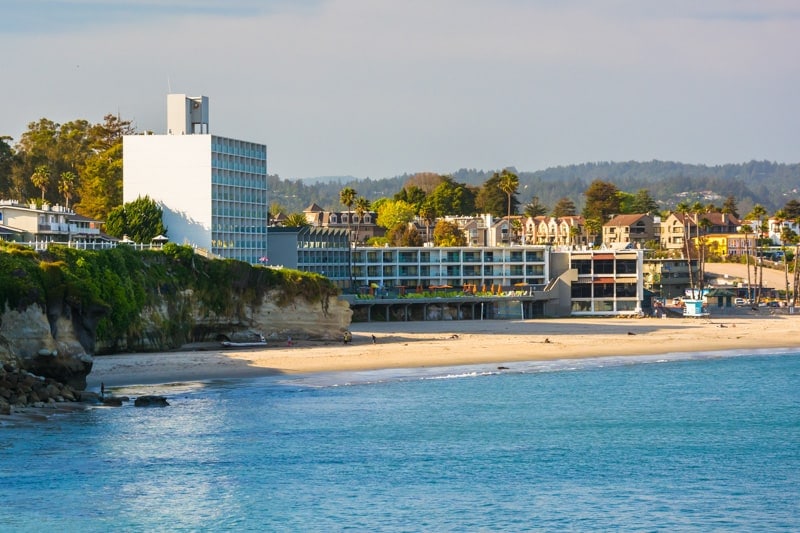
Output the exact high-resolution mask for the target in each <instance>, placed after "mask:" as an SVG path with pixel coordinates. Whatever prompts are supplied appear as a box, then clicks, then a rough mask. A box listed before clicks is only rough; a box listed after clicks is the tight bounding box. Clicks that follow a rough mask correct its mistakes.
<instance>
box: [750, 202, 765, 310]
mask: <svg viewBox="0 0 800 533" xmlns="http://www.w3.org/2000/svg"><path fill="white" fill-rule="evenodd" d="M766 216H767V210H766V209H765V208H764V206H763V205H761V204H756V205H754V206H753V209H752V210H751V211H750V213H748V214H747V216H746V217H745V218H746V219H747V220H749V221H751V222H755V225H754V226H753V232H754V233H755V234H756V260H755V262H754V263H753V270H754V271H755V275H756V276H755V278H756V279H755V281H756V283H758V287H757V288H756V299H755V304H756V306H757V305H758V304H759V302H760V301H761V285H762V281H763V279H764V261H763V258H762V257H761V252H760V249H761V245H760V244H761V237H763V235H764V233H766V225H767V220H766V218H765V217H766Z"/></svg>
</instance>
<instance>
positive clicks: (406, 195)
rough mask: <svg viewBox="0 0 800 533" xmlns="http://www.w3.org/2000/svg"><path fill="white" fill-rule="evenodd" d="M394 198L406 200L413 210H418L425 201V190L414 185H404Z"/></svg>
mask: <svg viewBox="0 0 800 533" xmlns="http://www.w3.org/2000/svg"><path fill="white" fill-rule="evenodd" d="M394 199H395V200H402V201H404V202H407V203H409V204H411V205H413V206H414V209H415V210H418V209H419V208H420V206H422V203H423V202H424V201H425V191H423V190H422V189H420V188H419V187H417V186H416V185H411V186H406V187H403V188H402V189H400V192H398V193H397V194H395V195H394ZM376 209H377V208H376Z"/></svg>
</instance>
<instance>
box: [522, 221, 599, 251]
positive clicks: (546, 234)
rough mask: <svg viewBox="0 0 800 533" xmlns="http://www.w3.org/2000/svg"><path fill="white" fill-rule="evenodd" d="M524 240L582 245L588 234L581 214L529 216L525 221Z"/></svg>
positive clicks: (532, 242)
mask: <svg viewBox="0 0 800 533" xmlns="http://www.w3.org/2000/svg"><path fill="white" fill-rule="evenodd" d="M525 242H527V243H528V244H549V245H552V246H565V245H570V246H576V245H577V246H583V245H586V244H587V243H588V242H589V235H588V233H587V230H586V225H585V223H584V219H583V217H582V216H578V215H574V216H566V217H551V216H537V217H529V218H528V219H527V220H526V221H525Z"/></svg>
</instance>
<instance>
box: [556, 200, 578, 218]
mask: <svg viewBox="0 0 800 533" xmlns="http://www.w3.org/2000/svg"><path fill="white" fill-rule="evenodd" d="M577 213H578V210H577V209H576V208H575V202H573V201H572V200H570V199H569V198H566V197H564V198H561V199H560V200H559V201H558V202H556V205H555V206H554V207H553V212H552V213H551V215H552V216H554V217H556V218H561V217H571V216H575V215H576V214H577Z"/></svg>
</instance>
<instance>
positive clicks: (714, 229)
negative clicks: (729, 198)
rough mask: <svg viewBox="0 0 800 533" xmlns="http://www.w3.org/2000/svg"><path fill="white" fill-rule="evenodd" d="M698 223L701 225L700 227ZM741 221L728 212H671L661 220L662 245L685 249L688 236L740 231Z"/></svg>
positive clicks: (673, 248)
mask: <svg viewBox="0 0 800 533" xmlns="http://www.w3.org/2000/svg"><path fill="white" fill-rule="evenodd" d="M698 224H699V225H700V227H699V228H698ZM741 224H742V223H741V221H740V220H739V219H738V218H737V217H735V216H734V215H731V214H727V213H699V214H697V213H670V214H669V216H668V217H666V218H665V219H663V220H662V221H661V247H662V248H664V249H666V250H685V247H686V238H687V231H688V232H689V233H688V238H689V239H692V238H694V237H696V236H697V234H698V229H699V233H700V234H701V235H715V234H732V233H738V231H739V227H740V226H741Z"/></svg>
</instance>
